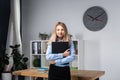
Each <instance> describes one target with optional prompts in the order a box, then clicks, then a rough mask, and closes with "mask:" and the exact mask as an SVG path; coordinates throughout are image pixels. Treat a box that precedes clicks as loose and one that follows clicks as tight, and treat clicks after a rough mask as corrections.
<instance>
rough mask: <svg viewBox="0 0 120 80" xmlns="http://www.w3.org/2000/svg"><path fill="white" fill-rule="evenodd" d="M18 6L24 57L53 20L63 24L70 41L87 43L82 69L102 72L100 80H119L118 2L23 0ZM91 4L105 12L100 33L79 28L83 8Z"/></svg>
mask: <svg viewBox="0 0 120 80" xmlns="http://www.w3.org/2000/svg"><path fill="white" fill-rule="evenodd" d="M22 3H23V6H22V10H23V11H22V26H23V28H22V29H23V52H24V53H25V54H26V55H28V56H29V51H30V50H29V46H30V45H29V43H30V40H36V39H39V38H38V33H39V32H46V33H50V32H51V31H52V30H53V27H54V25H55V23H56V22H57V21H63V22H65V23H66V25H67V26H68V30H69V33H71V34H72V35H73V38H79V39H83V40H85V41H87V42H86V43H85V51H84V52H85V55H84V59H85V60H84V62H85V63H84V68H85V69H99V70H104V71H105V75H104V76H102V77H101V80H120V77H119V74H120V71H119V67H120V63H119V62H118V61H119V60H120V58H119V56H120V54H119V53H120V49H119V48H120V43H119V41H120V34H119V33H120V24H119V21H120V15H119V14H120V8H119V7H120V5H119V3H120V0H23V1H22ZM95 5H98V6H102V7H103V8H104V9H105V10H106V12H107V14H108V23H107V25H106V27H105V28H104V29H102V30H101V31H97V32H91V31H89V30H87V29H86V28H85V26H84V25H83V22H82V18H83V14H84V12H85V11H86V9H87V8H89V7H91V6H95ZM91 47H93V48H91ZM94 49H95V50H94ZM97 51H98V53H97ZM89 52H91V53H90V54H89ZM92 52H93V53H92ZM95 53H96V54H95ZM91 55H93V56H91Z"/></svg>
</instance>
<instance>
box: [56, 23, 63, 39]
mask: <svg viewBox="0 0 120 80" xmlns="http://www.w3.org/2000/svg"><path fill="white" fill-rule="evenodd" d="M56 35H57V37H58V38H60V39H62V38H63V36H64V35H65V30H64V28H63V27H62V26H61V25H58V26H57V27H56Z"/></svg>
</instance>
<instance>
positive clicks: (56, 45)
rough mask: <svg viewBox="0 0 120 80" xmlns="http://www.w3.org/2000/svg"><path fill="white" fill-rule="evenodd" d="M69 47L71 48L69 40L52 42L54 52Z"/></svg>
mask: <svg viewBox="0 0 120 80" xmlns="http://www.w3.org/2000/svg"><path fill="white" fill-rule="evenodd" d="M67 49H69V44H68V42H52V53H53V54H57V53H63V52H64V51H66V50H67Z"/></svg>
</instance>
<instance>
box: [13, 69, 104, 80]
mask: <svg viewBox="0 0 120 80" xmlns="http://www.w3.org/2000/svg"><path fill="white" fill-rule="evenodd" d="M12 74H13V75H21V76H31V77H42V78H48V71H44V72H43V71H40V70H38V69H36V68H30V69H25V70H19V71H14V72H13V73H12ZM104 74H105V71H97V70H71V76H72V77H78V78H85V79H88V80H94V79H97V78H99V77H101V76H102V75H104Z"/></svg>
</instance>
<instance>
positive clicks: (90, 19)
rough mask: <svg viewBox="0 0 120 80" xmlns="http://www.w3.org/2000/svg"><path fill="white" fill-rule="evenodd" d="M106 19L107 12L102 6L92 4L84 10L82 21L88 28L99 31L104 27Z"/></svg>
mask: <svg viewBox="0 0 120 80" xmlns="http://www.w3.org/2000/svg"><path fill="white" fill-rule="evenodd" d="M107 19H108V16H107V13H106V12H105V10H104V9H103V8H102V7H99V6H93V7H90V8H88V9H87V10H86V11H85V13H84V16H83V23H84V25H85V27H86V28H87V29H88V30H90V31H99V30H101V29H103V28H104V27H105V25H106V23H107Z"/></svg>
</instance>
